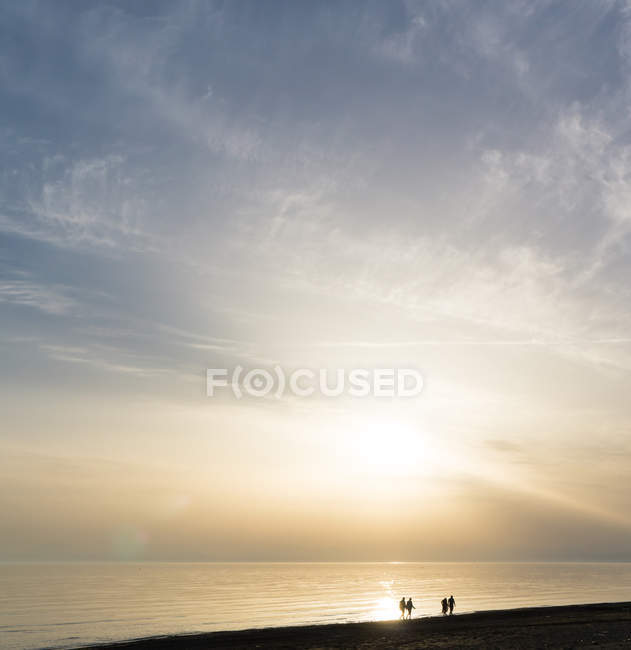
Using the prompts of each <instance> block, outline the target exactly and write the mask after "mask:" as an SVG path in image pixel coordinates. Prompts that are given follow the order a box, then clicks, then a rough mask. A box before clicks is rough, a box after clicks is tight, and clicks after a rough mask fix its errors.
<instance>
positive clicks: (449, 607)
mask: <svg viewBox="0 0 631 650" xmlns="http://www.w3.org/2000/svg"><path fill="white" fill-rule="evenodd" d="M440 604H441V605H442V607H443V616H445V615H446V614H447V611H449V615H450V616H451V615H452V614H453V613H454V607H455V606H456V601H455V600H454V597H453V595H451V596H449V600H447V598H443V599H442V600H441V601H440Z"/></svg>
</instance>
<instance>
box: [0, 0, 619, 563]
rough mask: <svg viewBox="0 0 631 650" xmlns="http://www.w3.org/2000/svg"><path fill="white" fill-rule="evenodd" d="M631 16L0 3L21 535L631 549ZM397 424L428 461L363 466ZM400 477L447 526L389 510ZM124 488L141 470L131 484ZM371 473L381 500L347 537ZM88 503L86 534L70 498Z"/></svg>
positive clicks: (477, 551) (575, 5) (500, 6)
mask: <svg viewBox="0 0 631 650" xmlns="http://www.w3.org/2000/svg"><path fill="white" fill-rule="evenodd" d="M630 20H631V9H630V8H629V6H627V4H626V3H624V2H605V1H598V2H597V1H593V2H469V3H462V2H446V1H445V2H439V1H436V2H419V3H414V2H388V3H382V2H374V3H359V2H353V3H350V2H348V3H344V2H341V3H328V2H287V3H284V2H264V3H263V2H230V3H213V2H199V3H198V2H185V3H175V2H166V3H159V2H150V3H140V2H125V3H110V2H93V3H76V2H56V3H30V2H21V3H3V5H2V7H1V8H0V79H1V83H0V93H1V98H0V112H1V116H2V119H1V121H0V143H1V151H2V156H1V157H0V165H1V167H0V318H1V322H2V328H1V329H0V351H1V354H2V364H1V367H0V384H1V386H2V395H3V397H2V400H3V402H4V405H3V411H4V413H5V416H4V417H3V427H2V429H3V431H2V438H1V444H2V446H3V448H4V449H5V451H6V454H5V460H4V461H3V462H4V464H5V465H4V466H5V470H6V472H5V476H6V478H5V479H4V486H3V490H2V494H3V497H2V499H3V500H5V502H4V506H3V510H5V511H9V512H11V516H10V517H9V518H8V519H7V520H6V521H5V526H6V527H8V528H10V529H11V531H13V532H12V533H11V535H8V536H7V537H6V539H7V542H6V545H5V547H0V553H1V554H2V555H3V556H4V557H7V558H9V559H11V558H14V557H17V558H23V557H25V558H27V559H28V558H37V557H58V556H60V557H70V558H75V557H77V558H92V557H99V558H101V557H116V553H117V552H118V551H117V550H116V549H120V547H121V545H120V544H119V543H118V542H116V541H114V542H113V541H112V540H118V539H119V537H118V535H119V533H118V532H117V531H120V530H125V531H126V530H139V531H142V534H139V535H138V536H137V538H138V539H143V540H149V541H148V542H146V543H145V542H143V544H142V545H140V546H141V547H142V548H140V547H139V548H136V547H134V549H135V551H134V552H135V553H137V555H139V556H140V557H147V558H154V559H155V558H157V559H163V558H173V557H175V558H183V559H186V558H195V559H197V558H202V559H234V558H235V557H236V558H237V559H243V558H250V557H253V554H257V553H258V554H259V555H257V557H264V558H272V559H278V558H281V559H283V558H286V557H287V558H289V559H293V558H299V559H300V558H309V559H320V558H329V559H330V558H338V557H340V558H342V559H344V558H348V557H351V558H352V557H357V558H358V559H359V558H361V559H383V558H392V557H402V558H403V559H463V558H464V559H467V558H469V557H476V558H478V557H485V558H487V559H493V558H495V557H498V554H501V553H504V554H505V556H502V557H511V558H512V557H519V558H521V557H527V558H528V557H543V558H559V557H562V558H588V557H599V558H600V557H614V558H619V557H622V556H624V557H626V556H625V553H626V552H627V551H626V549H628V542H629V541H630V540H629V531H630V530H631V521H630V520H629V519H628V514H627V513H628V512H629V506H630V505H631V502H630V495H629V494H628V490H626V489H625V487H624V485H625V481H626V477H627V476H628V467H629V454H630V453H631V448H630V447H629V442H628V434H629V427H630V425H631V411H630V410H629V405H628V399H627V395H628V391H629V388H631V375H630V371H631V295H630V294H629V286H628V278H629V272H630V270H631V269H630V266H631V253H630V249H629V246H630V243H631V210H630V208H629V206H630V205H631V200H630V199H631V131H630V122H629V109H628V106H629V92H630V85H629V80H630V67H629V66H630V65H631V31H630V23H629V21H630ZM236 363H242V364H244V365H248V364H249V365H257V364H272V363H279V364H281V365H284V366H288V367H289V366H291V367H295V366H308V367H318V366H327V365H328V366H330V365H342V366H345V367H350V366H353V365H359V366H361V367H364V366H368V367H372V366H374V365H377V366H383V365H405V366H414V367H418V368H421V369H422V371H423V373H424V375H425V379H426V390H425V392H424V394H423V397H422V399H420V400H419V401H418V402H417V403H415V404H414V405H413V406H410V405H405V406H403V405H400V404H388V405H385V406H384V405H381V404H363V403H362V404H356V403H353V404H348V403H346V402H342V403H336V404H329V403H323V402H322V401H320V400H313V401H312V402H309V403H295V402H293V401H291V400H290V401H281V402H280V403H267V402H266V403H265V404H258V403H253V402H244V403H236V402H234V401H230V400H224V401H221V402H220V403H215V402H213V403H210V402H209V400H208V399H207V398H206V397H205V395H204V390H205V385H204V372H205V368H206V367H208V366H210V367H221V366H223V365H226V366H228V367H230V366H231V365H234V364H236ZM393 421H395V422H396V423H397V425H396V426H395V428H394V431H397V430H398V431H402V430H405V431H406V432H407V433H405V434H404V435H405V436H408V437H412V438H413V439H414V440H421V441H422V444H421V447H422V449H423V451H422V452H421V451H419V452H418V453H419V455H420V456H422V457H423V459H425V460H422V459H420V458H419V463H418V464H417V465H416V466H415V467H412V468H410V467H408V466H407V465H405V464H404V465H401V464H400V459H399V460H397V459H396V458H391V464H390V465H389V466H387V467H380V468H376V467H375V466H374V463H373V462H372V461H369V462H367V464H366V466H362V467H359V468H358V467H355V460H354V456H353V453H352V449H353V448H358V447H366V446H368V447H370V445H367V443H366V441H367V437H368V438H370V439H371V440H372V443H371V444H373V443H375V439H376V447H375V449H376V452H375V453H376V454H377V455H379V453H380V451H379V450H380V449H381V450H382V447H383V445H384V444H390V443H389V442H384V441H388V440H390V439H391V438H392V437H394V442H393V443H392V444H394V445H395V446H396V445H397V442H396V434H392V433H391V432H390V425H391V423H392V422H393ZM375 422H376V423H377V424H376V425H375ZM379 445H382V447H380V446H379ZM373 446H374V444H373ZM345 450H346V451H345ZM429 450H432V451H431V453H430V451H429ZM427 458H431V462H430V461H428V460H427ZM445 458H448V459H449V460H448V461H446V460H445ZM551 459H554V461H551ZM338 463H339V467H338ZM421 466H422V467H421ZM430 466H431V467H430ZM60 467H63V468H65V469H64V470H63V471H61V470H60ZM88 468H89V469H88ZM349 468H350V474H351V477H350V478H349V476H348V474H349ZM355 470H356V471H355ZM399 470H400V471H401V472H402V473H403V474H405V477H404V478H403V479H402V480H404V481H405V482H406V485H408V487H409V489H410V490H411V493H412V494H414V495H418V499H416V501H415V502H417V503H418V504H419V505H418V507H419V509H421V510H422V511H423V512H424V513H425V514H423V515H422V517H424V519H423V522H424V526H425V528H421V529H420V530H416V528H414V525H415V524H414V523H413V522H412V520H411V519H409V515H406V514H405V513H404V512H399V511H398V510H397V511H396V512H395V514H387V513H388V512H389V510H388V506H387V504H388V499H389V498H391V493H390V489H391V484H392V480H391V478H392V477H390V479H388V473H389V472H390V473H392V472H395V473H396V472H397V471H399ZM169 472H174V476H173V477H170V478H168V479H167V478H164V477H166V476H167V475H169V476H170V474H168V473H169ZM235 474H236V475H237V476H239V477H242V480H240V481H239V483H240V486H239V488H238V489H235V488H234V486H233V485H232V483H231V482H232V481H233V480H234V476H235ZM270 474H273V475H274V478H271V477H270ZM375 474H376V475H378V476H380V477H381V479H380V480H382V481H383V484H385V486H384V485H382V483H381V482H380V481H377V482H375V480H374V479H375V476H374V475H375ZM60 476H61V477H62V478H60ZM88 476H91V477H93V478H92V479H90V480H88V478H86V477H88ZM121 476H137V477H138V481H139V485H141V486H142V487H141V488H140V489H139V490H138V492H136V491H135V490H132V493H133V494H134V495H135V496H133V497H132V498H131V503H124V504H123V505H121V503H122V502H126V501H127V500H128V497H127V496H121V494H122V495H127V494H128V490H127V488H126V487H125V486H124V481H123V479H122V478H120V477H121ZM161 476H162V477H163V478H160V477H161ZM208 476H210V477H211V478H208ZM305 476H311V477H313V478H312V479H310V480H306V479H305V478H304V477H305ZM191 477H195V480H193V479H192V478H191ZM203 477H207V478H206V479H204V478H203ZM86 481H87V482H86ZM191 481H192V482H191ZM367 481H368V482H370V485H371V486H373V488H371V489H374V494H372V497H371V498H372V499H373V501H372V503H375V504H377V506H376V507H375V512H376V513H377V514H376V515H375V516H374V517H373V519H370V518H366V519H362V518H360V519H359V520H357V521H355V522H354V523H353V524H352V525H351V524H347V525H345V524H344V523H343V522H344V521H347V518H348V513H349V512H355V513H356V512H358V503H357V502H356V501H355V500H354V499H355V498H356V496H355V495H357V494H358V493H360V492H362V491H363V490H364V489H365V487H366V485H365V483H366V482H367ZM377 484H378V485H380V486H381V487H374V486H375V485H377ZM324 485H325V486H326V487H323V486H324ZM104 486H111V487H104ZM430 486H431V487H430ZM440 487H442V488H444V496H445V500H444V512H443V513H442V514H441V513H439V514H435V516H434V514H432V513H429V510H428V509H427V508H424V506H423V504H424V503H425V501H424V499H425V498H426V497H427V495H428V494H432V493H433V490H434V489H438V488H440ZM262 492H264V493H265V499H266V501H265V503H266V504H267V505H265V506H261V508H262V512H263V514H261V517H262V518H263V519H264V520H265V522H268V523H260V525H259V526H258V527H256V526H254V524H253V526H254V527H253V529H252V530H248V531H244V530H243V529H242V528H241V527H240V526H241V525H242V524H238V523H235V521H234V520H233V519H231V518H230V514H229V512H227V511H226V510H225V509H226V507H227V506H226V505H225V504H226V503H231V504H232V506H231V507H232V508H233V509H236V511H238V512H241V511H243V512H248V510H247V509H248V505H247V504H248V503H251V502H252V501H251V500H252V498H253V495H261V494H262ZM77 493H82V494H84V495H85V496H84V500H83V501H81V500H79V501H78V503H77V508H76V511H75V513H76V514H75V516H74V517H69V519H68V533H67V538H64V537H63V535H62V536H61V537H59V536H58V533H55V532H53V530H52V528H54V526H52V524H51V523H50V521H49V520H48V519H47V516H46V515H45V512H56V513H57V516H58V517H61V516H62V515H63V513H64V512H65V510H63V507H62V506H59V503H64V502H67V501H68V498H69V495H70V494H72V495H73V496H72V498H73V499H74V498H75V497H76V494H77ZM288 493H290V494H292V495H294V497H292V498H291V499H290V498H288V497H287V494H288ZM226 494H228V495H229V498H228V500H227V501H226ZM29 495H30V496H29ZM148 495H152V496H148ZM317 495H320V496H317ZM340 495H344V496H340ZM260 498H261V500H263V496H260ZM47 499H48V500H49V501H50V502H49V501H47ZM328 499H329V500H330V501H329V500H328ZM516 500H517V502H518V503H520V504H521V503H522V502H523V503H524V504H525V505H524V514H523V518H522V519H521V520H519V521H514V519H515V503H516ZM35 502H37V504H38V505H37V507H35ZM483 502H484V503H485V504H487V505H481V504H482V503H483ZM156 503H160V504H162V505H161V506H160V508H162V510H160V512H161V513H162V514H161V515H160V516H158V514H156V512H154V510H153V508H154V506H155V504H156ZM174 503H175V504H179V505H178V506H177V508H175V506H174V508H175V510H176V511H177V512H175V511H173V512H175V514H174V513H173V512H172V510H169V508H170V506H169V507H167V506H166V505H164V504H174ZM331 503H336V504H337V505H335V506H332V505H331ZM182 504H184V505H182ZM155 507H157V506H155ZM55 508H57V509H59V508H61V509H59V510H55ZM164 508H166V510H167V511H168V512H169V513H170V514H169V515H168V517H176V516H177V517H179V518H180V519H178V521H180V522H185V524H182V531H183V532H182V536H181V537H177V536H176V537H175V538H173V539H172V538H171V537H169V535H170V533H169V534H167V533H166V532H165V529H163V528H161V527H160V526H159V525H158V524H157V523H156V521H157V519H156V517H157V518H158V519H159V520H160V521H163V519H160V517H162V516H164V517H167V515H164V513H163V510H164ZM362 508H363V506H362ZM295 509H298V510H299V511H300V512H301V513H303V514H304V516H305V517H307V516H308V517H307V520H308V521H307V523H305V522H300V521H298V522H296V520H295V518H294V516H293V514H292V513H294V512H295ZM359 509H360V510H361V508H359ZM94 510H96V511H101V512H103V513H105V514H104V515H103V517H101V518H100V519H98V518H97V521H93V519H92V518H93V516H94ZM34 511H35V512H36V513H39V514H36V515H35V516H34V515H33V512H34ZM362 512H363V510H362ZM463 512H467V513H470V517H471V520H474V519H476V520H478V521H481V522H486V523H485V524H484V525H485V526H486V530H487V531H490V532H489V534H488V535H487V536H485V534H482V533H480V532H479V531H477V530H476V528H475V526H474V525H473V524H472V523H471V524H469V523H467V521H464V523H463V516H462V513H463ZM444 513H447V514H446V515H445V514H444ZM64 516H65V515H64ZM358 516H359V515H358ZM416 516H417V517H421V515H420V514H419V513H416ZM209 518H212V519H213V520H214V521H216V522H218V523H217V526H218V530H217V531H214V532H209V531H208V530H207V529H206V528H204V527H203V526H202V527H201V528H200V523H199V522H200V521H206V520H207V519H209ZM32 521H35V523H32ZM500 521H501V522H503V523H502V524H498V525H499V528H498V529H497V530H496V529H495V528H494V524H493V522H500ZM29 522H31V523H29ZM269 522H276V523H275V525H276V524H277V529H280V528H282V527H283V526H289V528H290V532H289V533H288V535H289V539H290V540H293V541H292V543H291V544H289V543H288V542H287V541H286V539H285V540H283V538H282V536H280V537H278V536H275V534H274V532H273V526H272V524H269ZM279 522H280V523H279ZM291 522H293V523H291ZM321 522H324V525H325V529H326V530H327V531H328V532H327V535H328V536H329V537H327V536H326V535H325V536H324V537H325V538H326V540H325V541H324V542H323V543H322V546H323V547H324V548H325V549H328V550H322V548H320V546H318V545H313V543H312V541H311V537H310V536H309V534H308V531H309V530H310V528H309V527H310V526H314V527H316V528H317V526H319V525H320V523H321ZM386 522H390V523H389V524H388V525H391V528H392V530H394V531H396V532H397V533H401V534H405V535H407V536H408V538H409V540H410V545H409V547H408V546H406V545H405V544H403V545H401V544H400V543H399V542H398V541H396V540H393V539H392V538H390V537H388V536H387V535H381V533H379V532H378V531H380V530H381V527H383V525H384V524H385V523H386ZM458 522H460V523H458ZM291 526H294V528H292V527H291ZM459 526H460V528H459ZM468 526H469V527H468ZM555 526H557V527H558V530H557V529H555V528H554V527H555ZM437 527H438V529H439V532H438V533H436V536H435V537H436V539H433V538H431V539H429V540H428V539H427V535H426V529H427V528H432V529H436V528H437ZM545 527H550V528H551V530H552V532H550V533H549V534H544V533H542V532H541V530H542V528H545ZM16 531H17V532H16ZM34 531H35V532H34ZM375 531H377V532H375ZM498 531H499V532H498ZM447 533H450V534H451V533H453V536H454V538H457V537H462V536H464V537H466V536H469V539H473V544H472V545H469V546H466V545H464V546H463V545H462V544H461V543H459V542H458V543H457V542H455V541H454V542H453V544H447V546H446V547H443V546H441V545H440V544H439V543H438V539H442V538H443V537H444V536H445V535H447ZM358 534H361V535H362V536H363V537H364V538H365V537H370V538H371V539H374V540H375V541H374V543H372V542H371V544H372V545H371V544H367V545H366V547H365V548H364V547H362V548H360V549H357V548H356V544H355V543H354V541H353V540H354V538H355V536H356V535H358ZM380 535H381V536H380ZM529 535H532V537H533V539H532V541H531V544H530V545H529V546H528V545H527V546H524V545H523V538H524V537H526V538H527V537H528V536H529ZM35 537H37V539H35ZM248 537H249V538H250V539H253V540H254V542H253V543H252V544H250V545H248V543H246V542H245V541H243V540H244V539H246V538H248ZM430 537H431V536H430ZM329 538H330V539H329ZM417 538H418V539H417ZM191 539H194V540H195V542H191ZM77 540H79V541H77ZM81 540H83V541H81ZM331 540H337V541H335V542H333V541H331ZM421 540H424V541H421ZM239 544H241V545H239ZM423 544H424V546H423ZM234 549H236V550H234ZM355 552H357V553H358V555H357V556H354V555H353V553H355ZM467 554H469V555H467Z"/></svg>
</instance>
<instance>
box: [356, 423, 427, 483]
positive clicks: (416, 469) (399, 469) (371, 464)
mask: <svg viewBox="0 0 631 650" xmlns="http://www.w3.org/2000/svg"><path fill="white" fill-rule="evenodd" d="M356 444H357V450H356V461H357V463H358V465H359V467H361V468H363V469H364V470H365V471H367V472H370V473H373V474H386V475H416V474H424V473H426V471H427V469H428V462H429V460H430V456H429V447H428V445H427V443H426V439H425V437H424V436H423V434H422V432H420V431H417V430H415V429H414V428H413V427H412V426H410V425H408V424H405V423H403V422H398V421H381V420H379V421H376V422H371V423H366V424H365V425H364V426H362V427H361V428H360V429H359V431H358V432H357V437H356Z"/></svg>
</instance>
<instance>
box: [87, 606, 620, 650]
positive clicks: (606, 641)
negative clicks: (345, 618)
mask: <svg viewBox="0 0 631 650" xmlns="http://www.w3.org/2000/svg"><path fill="white" fill-rule="evenodd" d="M587 646H589V647H592V648H594V647H595V648H629V649H631V603H615V604H604V605H573V606H569V607H538V608H533V609H516V610H502V611H491V612H479V613H476V614H461V615H454V616H452V617H451V618H448V617H446V618H444V617H436V618H424V619H416V620H412V621H405V622H403V621H388V622H379V623H345V624H339V625H309V626H301V627H283V628H268V629H262V630H244V631H241V632H213V633H209V634H191V635H182V636H171V637H157V638H151V639H144V640H139V641H128V642H125V643H115V644H110V645H107V646H99V647H100V648H101V650H103V648H110V649H112V650H114V649H116V650H167V649H168V650H189V649H190V650H198V649H201V648H233V649H234V648H248V649H249V648H263V649H268V648H297V649H299V650H304V649H307V648H308V649H310V650H316V649H318V650H324V649H325V648H334V649H336V650H338V649H339V650H342V649H344V650H347V649H349V650H350V649H352V648H358V649H359V648H361V649H362V650H373V649H382V648H400V649H403V650H415V649H416V648H450V649H451V648H485V649H486V648H510V649H514V650H521V649H523V648H555V649H556V648H582V647H587Z"/></svg>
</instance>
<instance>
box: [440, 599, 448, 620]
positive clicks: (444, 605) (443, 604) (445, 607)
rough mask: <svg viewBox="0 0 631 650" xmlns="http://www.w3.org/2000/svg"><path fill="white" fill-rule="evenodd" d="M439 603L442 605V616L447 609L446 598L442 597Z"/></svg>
mask: <svg viewBox="0 0 631 650" xmlns="http://www.w3.org/2000/svg"><path fill="white" fill-rule="evenodd" d="M440 604H441V605H442V606H443V616H444V615H445V614H446V613H447V610H448V609H449V605H448V604H447V599H446V598H443V599H442V600H441V601H440Z"/></svg>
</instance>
